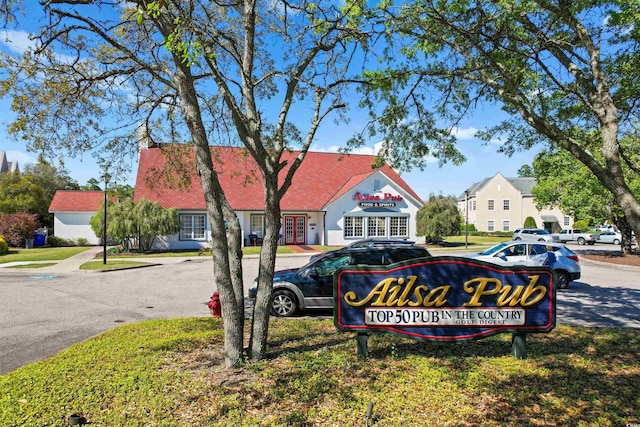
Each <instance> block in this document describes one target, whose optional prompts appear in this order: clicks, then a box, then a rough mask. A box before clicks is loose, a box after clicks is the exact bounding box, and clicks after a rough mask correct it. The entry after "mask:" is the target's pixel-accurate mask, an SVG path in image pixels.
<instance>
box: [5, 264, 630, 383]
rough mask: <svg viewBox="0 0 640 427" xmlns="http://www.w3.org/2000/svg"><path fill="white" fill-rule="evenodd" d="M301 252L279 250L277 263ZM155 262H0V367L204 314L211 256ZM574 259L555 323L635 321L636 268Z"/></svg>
mask: <svg viewBox="0 0 640 427" xmlns="http://www.w3.org/2000/svg"><path fill="white" fill-rule="evenodd" d="M307 260H308V256H281V257H279V258H278V260H277V265H276V268H277V269H283V268H288V267H298V266H301V265H303V264H305V263H306V262H307ZM160 262H165V263H166V264H163V265H157V266H153V267H148V268H140V269H134V270H124V271H113V272H108V273H86V272H79V271H78V272H72V273H61V274H45V273H42V272H39V271H38V270H12V269H0V270H3V271H0V294H1V295H2V296H3V297H2V299H1V300H0V343H2V344H1V345H0V374H2V373H6V372H9V371H11V370H14V369H16V368H17V367H19V366H22V365H24V364H27V363H30V362H33V361H36V360H39V359H42V358H45V357H48V356H51V355H54V354H56V353H57V352H59V351H61V350H63V349H64V348H66V347H68V346H69V345H71V344H73V343H75V342H78V341H82V340H85V339H87V338H89V337H92V336H94V335H96V334H99V333H101V332H104V331H106V330H109V329H111V328H114V327H117V326H119V325H122V324H124V323H133V322H139V321H143V320H147V319H155V318H178V317H192V316H196V317H202V316H210V313H209V309H208V307H207V302H208V301H209V297H210V296H211V294H212V292H213V291H214V289H215V286H214V284H213V282H212V266H213V264H212V261H211V259H209V258H197V259H193V260H188V261H187V260H169V259H167V260H165V261H160ZM581 265H582V278H581V279H580V280H579V281H576V282H573V283H572V284H571V286H570V287H569V288H568V289H566V290H561V291H559V292H558V303H557V323H558V324H569V325H583V326H613V327H633V328H640V283H638V280H637V278H638V273H639V272H640V270H638V269H626V268H620V267H619V266H615V265H606V264H604V265H603V264H597V263H592V262H588V261H586V260H583V261H581ZM243 267H244V281H245V290H246V289H248V288H249V287H250V286H251V282H252V281H253V279H254V278H255V277H256V276H257V268H258V263H257V258H249V257H247V258H245V260H244V263H243ZM304 314H305V315H310V316H316V315H320V317H322V318H326V317H330V313H326V312H325V313H314V312H310V313H304Z"/></svg>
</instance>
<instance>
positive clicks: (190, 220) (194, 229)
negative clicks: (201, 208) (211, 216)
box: [180, 214, 207, 240]
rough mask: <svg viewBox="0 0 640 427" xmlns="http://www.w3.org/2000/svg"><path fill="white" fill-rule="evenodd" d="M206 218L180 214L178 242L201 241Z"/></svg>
mask: <svg viewBox="0 0 640 427" xmlns="http://www.w3.org/2000/svg"><path fill="white" fill-rule="evenodd" d="M206 217H207V216H206V215H204V214H181V215H180V240H203V239H204V234H205V221H206Z"/></svg>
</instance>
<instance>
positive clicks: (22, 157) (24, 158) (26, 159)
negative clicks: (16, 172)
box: [5, 150, 38, 170]
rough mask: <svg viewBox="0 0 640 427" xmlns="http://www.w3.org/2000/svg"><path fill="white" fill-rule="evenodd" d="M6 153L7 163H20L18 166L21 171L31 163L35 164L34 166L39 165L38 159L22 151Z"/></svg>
mask: <svg viewBox="0 0 640 427" xmlns="http://www.w3.org/2000/svg"><path fill="white" fill-rule="evenodd" d="M5 153H6V154H7V161H9V162H18V166H20V170H22V169H23V168H24V166H25V165H27V164H29V163H33V164H35V163H38V159H37V158H36V157H33V156H31V155H29V154H27V153H24V152H22V151H14V150H9V151H5Z"/></svg>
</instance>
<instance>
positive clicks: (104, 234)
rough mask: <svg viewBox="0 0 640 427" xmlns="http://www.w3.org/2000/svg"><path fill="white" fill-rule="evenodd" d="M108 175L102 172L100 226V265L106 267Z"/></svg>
mask: <svg viewBox="0 0 640 427" xmlns="http://www.w3.org/2000/svg"><path fill="white" fill-rule="evenodd" d="M109 178H111V177H110V176H109V174H108V173H107V172H106V170H105V172H104V218H103V219H104V223H103V224H102V245H103V248H102V263H103V264H104V265H107V186H108V185H109Z"/></svg>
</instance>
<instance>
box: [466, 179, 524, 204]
mask: <svg viewBox="0 0 640 427" xmlns="http://www.w3.org/2000/svg"><path fill="white" fill-rule="evenodd" d="M494 177H495V175H494V176H492V177H490V178H485V179H483V180H482V181H479V182H475V183H473V184H471V186H470V187H469V188H468V189H467V191H469V197H472V196H475V195H476V193H477V192H478V191H480V190H481V189H482V187H484V186H485V185H486V183H487V182H489V180H491V179H493V178H494ZM505 179H506V180H507V181H508V182H509V183H510V184H511V185H513V186H514V188H515V189H516V190H518V191H520V193H522V195H523V196H531V195H532V193H531V190H532V189H533V187H535V185H536V179H535V178H505ZM458 200H460V201H462V200H464V193H462V194H461V195H460V196H459V197H458Z"/></svg>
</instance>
